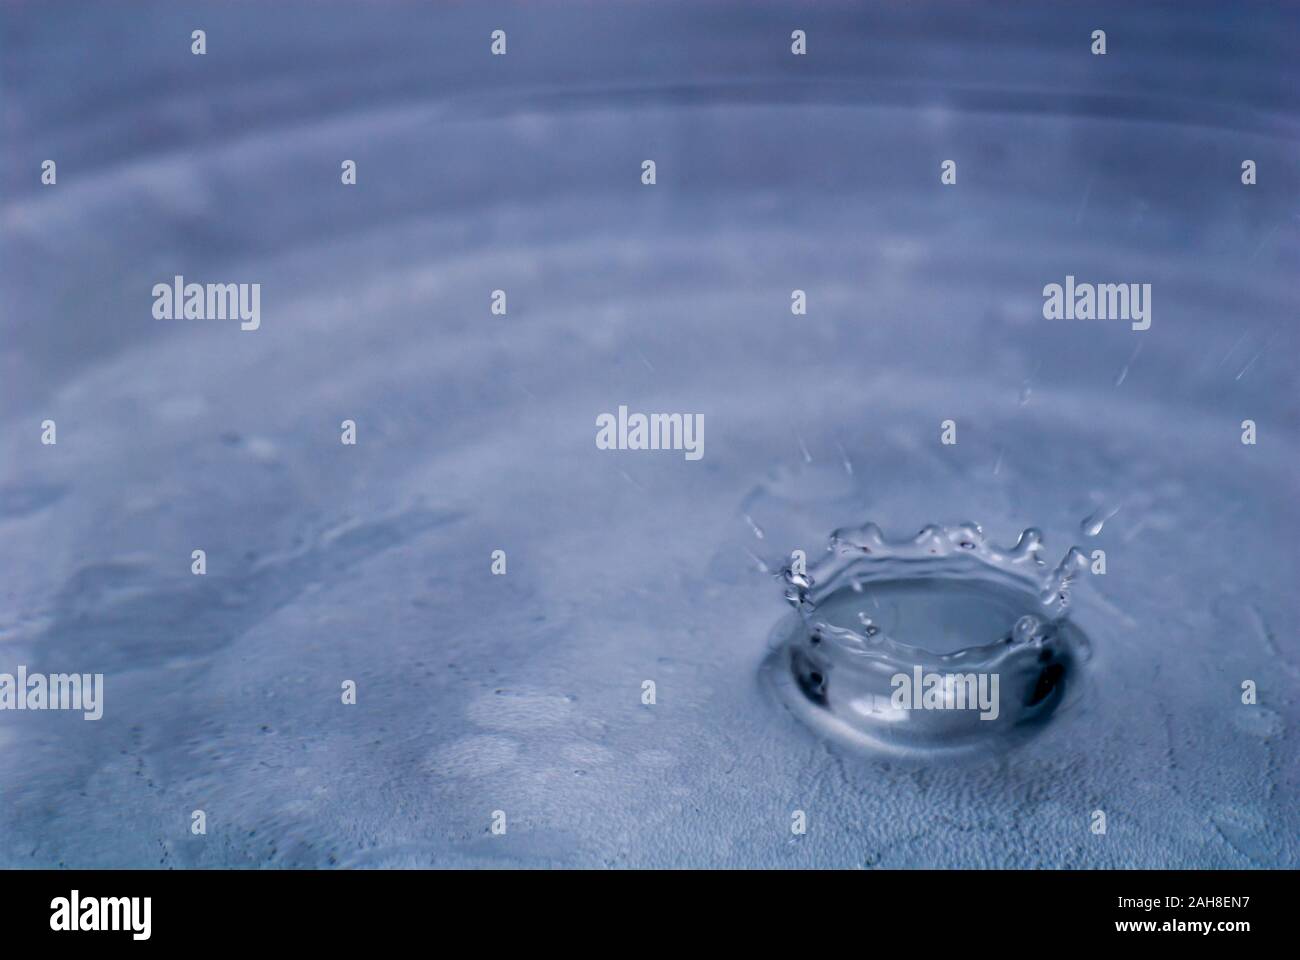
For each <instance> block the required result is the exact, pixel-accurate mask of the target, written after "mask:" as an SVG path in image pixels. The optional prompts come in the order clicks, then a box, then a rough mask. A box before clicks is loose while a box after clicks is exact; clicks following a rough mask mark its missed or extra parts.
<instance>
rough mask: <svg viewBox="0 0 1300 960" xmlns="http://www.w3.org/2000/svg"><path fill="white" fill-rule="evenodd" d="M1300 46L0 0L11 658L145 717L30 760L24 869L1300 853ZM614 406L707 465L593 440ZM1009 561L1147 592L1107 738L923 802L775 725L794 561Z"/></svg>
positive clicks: (934, 10)
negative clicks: (1041, 552)
mask: <svg viewBox="0 0 1300 960" xmlns="http://www.w3.org/2000/svg"><path fill="white" fill-rule="evenodd" d="M1298 24H1300V11H1298V10H1297V8H1295V7H1294V6H1288V5H1271V4H1250V5H1231V6H1230V5H1227V4H1222V5H1216V6H1210V5H1199V4H1198V5H1177V4H1171V5H1145V4H1144V5H1141V6H1140V7H1139V6H1136V5H1128V4H1117V5H1113V6H1107V5H1095V4H1089V5H1086V6H1085V5H1080V4H1051V3H1044V4H1032V5H1031V4H996V5H978V6H976V5H973V4H964V5H948V4H929V3H914V2H907V3H880V4H872V5H837V4H816V5H812V4H806V5H805V4H791V3H786V4H761V3H746V4H728V3H695V4H673V3H637V4H600V5H596V4H577V3H573V4H561V3H543V4H528V5H523V6H513V7H512V6H497V5H493V4H473V5H444V4H424V3H422V4H373V5H370V4H342V3H330V2H325V3H310V4H295V3H276V4H273V5H272V4H258V3H229V2H221V3H188V2H187V3H183V4H178V3H172V2H168V3H161V2H160V3H144V2H135V3H130V4H125V3H98V4H73V3H68V4H59V5H58V6H57V7H51V6H49V5H41V4H35V3H11V4H7V5H5V6H3V7H0V81H2V87H0V124H3V148H2V150H0V161H2V163H0V183H2V184H3V197H2V198H0V203H2V206H0V211H2V212H0V278H2V279H3V294H4V296H3V310H0V330H2V331H3V339H2V340H0V384H2V386H0V402H2V403H3V409H2V410H0V543H2V544H3V547H2V549H0V671H5V670H8V671H12V670H13V669H15V668H16V666H17V665H18V664H25V665H27V666H28V668H29V669H30V670H33V671H36V670H43V671H46V672H62V671H78V672H102V673H104V674H105V675H106V681H105V682H106V694H105V715H104V718H103V719H102V720H100V721H98V722H94V723H90V722H86V721H84V720H82V719H81V717H80V715H79V714H78V715H70V714H56V713H43V714H42V713H24V714H17V713H8V712H6V713H4V714H0V865H3V866H27V865H30V866H51V865H63V864H67V865H74V866H105V867H107V866H152V865H160V864H161V865H165V866H205V867H211V866H278V867H300V866H328V865H345V866H424V865H440V866H475V865H522V866H545V865H570V866H602V865H616V866H714V865H717V866H745V865H764V866H796V867H805V866H834V867H845V866H880V867H900V866H903V867H906V866H1053V867H1055V866H1073V867H1113V866H1138V867H1155V866H1171V867H1186V866H1218V867H1241V866H1264V867H1267V866H1292V867H1294V866H1296V865H1297V859H1298V858H1297V836H1298V835H1300V829H1298V828H1300V813H1298V812H1297V811H1298V810H1300V807H1298V806H1297V804H1296V802H1295V798H1296V787H1297V781H1298V780H1300V763H1298V761H1297V754H1296V749H1295V739H1294V738H1295V736H1296V724H1297V721H1298V720H1300V710H1298V709H1297V706H1296V695H1297V691H1298V689H1300V645H1298V644H1297V640H1296V627H1297V603H1296V598H1295V582H1296V573H1297V569H1296V560H1295V558H1296V543H1297V535H1298V534H1300V529H1298V526H1300V524H1298V522H1297V519H1298V518H1297V510H1296V497H1297V493H1298V492H1300V490H1298V488H1297V483H1296V479H1295V478H1296V467H1297V462H1298V461H1297V441H1298V440H1300V436H1298V432H1300V417H1298V415H1297V414H1298V410H1297V403H1296V395H1295V382H1296V381H1295V374H1296V358H1297V346H1298V345H1300V344H1298V343H1297V340H1298V339H1300V338H1298V336H1297V330H1296V326H1295V320H1296V315H1297V306H1300V298H1298V297H1297V289H1296V276H1297V268H1298V267H1300V254H1298V253H1297V250H1298V248H1297V243H1296V240H1297V232H1298V231H1300V220H1298V216H1300V205H1298V204H1297V196H1298V195H1300V194H1298V191H1297V188H1298V187H1300V153H1298V152H1297V150H1296V147H1297V139H1298V136H1297V135H1298V133H1300V115H1298V114H1297V100H1298V99H1300V84H1297V82H1296V81H1297V79H1298V78H1297V73H1298V72H1300V71H1297V69H1296V62H1297V61H1296V57H1295V51H1296V49H1297V39H1298V37H1300V34H1298V31H1297V26H1298ZM498 28H499V29H504V30H506V31H507V35H508V54H507V55H506V56H504V57H493V56H490V55H489V53H488V46H489V34H490V33H491V31H492V30H494V29H498ZM194 29H203V30H205V31H206V34H207V53H206V55H204V56H194V55H192V54H191V53H190V42H191V41H190V34H191V31H192V30H194ZM794 29H803V30H805V31H807V34H808V54H807V55H806V56H803V57H795V56H792V55H791V53H790V32H791V31H792V30H794ZM1094 29H1104V30H1106V31H1107V39H1108V53H1107V55H1106V56H1104V57H1095V56H1092V55H1090V53H1089V46H1090V39H1089V38H1090V34H1091V32H1092V31H1093V30H1094ZM46 159H54V160H56V161H57V163H58V183H57V185H56V186H52V187H43V186H41V185H40V181H39V174H40V165H41V163H42V161H44V160H46ZM346 159H351V160H355V161H356V163H357V167H358V182H357V185H356V186H352V187H344V186H342V185H341V184H340V182H339V165H340V163H341V162H342V161H343V160H346ZM645 159H653V160H655V161H656V163H657V176H658V182H657V184H656V185H655V186H653V187H645V186H643V185H642V184H641V183H640V173H641V162H642V161H643V160H645ZM946 159H954V160H956V161H957V163H958V183H957V185H956V186H942V185H941V184H940V183H939V165H940V163H941V162H942V161H943V160H946ZM1243 159H1253V160H1255V161H1256V163H1257V164H1258V170H1259V183H1258V185H1256V186H1252V187H1245V186H1243V185H1242V184H1241V182H1240V164H1241V161H1242V160H1243ZM176 274H182V275H184V276H185V277H186V278H187V279H188V280H192V281H198V282H258V283H261V284H262V325H261V329H260V330H258V331H256V332H249V333H245V332H241V331H240V330H239V327H238V324H237V323H234V322H222V321H195V320H191V321H160V320H155V319H154V318H153V316H152V313H151V307H152V303H153V300H152V296H151V293H150V291H151V288H152V286H153V284H155V283H158V282H169V281H170V279H171V278H172V277H173V276H174V275H176ZM1067 274H1071V275H1074V276H1076V277H1078V278H1079V279H1080V280H1081V281H1092V282H1116V283H1119V282H1140V283H1150V284H1152V288H1153V304H1152V305H1153V312H1152V326H1151V329H1150V330H1148V331H1145V332H1141V333H1139V332H1135V331H1132V330H1131V329H1130V327H1129V324H1128V323H1126V322H1122V321H1073V322H1072V321H1045V320H1043V319H1042V288H1043V286H1044V285H1045V284H1047V283H1053V282H1056V283H1061V282H1063V280H1064V278H1065V276H1066V275H1067ZM796 288H797V289H803V290H805V291H807V293H808V301H809V308H808V315H807V316H802V317H797V316H792V315H791V312H790V292H791V291H792V290H793V289H796ZM494 289H504V290H506V291H507V292H508V297H509V312H508V315H507V316H505V317H497V316H492V315H491V314H490V313H489V296H490V293H491V291H492V290H494ZM621 403H626V404H628V405H629V406H630V407H631V408H632V409H633V410H639V411H644V412H652V411H654V412H658V411H663V412H677V411H681V412H693V413H702V414H703V415H704V417H705V421H706V431H705V456H704V458H703V460H701V461H699V462H688V461H686V460H684V459H683V458H682V457H681V456H680V455H678V454H660V453H635V452H607V451H600V450H597V449H596V447H595V445H594V443H593V438H594V433H595V430H594V418H595V416H596V415H597V414H599V413H602V412H607V411H613V410H615V409H617V407H618V405H619V404H621ZM46 418H51V419H54V420H56V421H57V424H58V444H57V445H56V446H42V445H41V444H40V442H39V437H40V423H41V421H42V420H44V419H46ZM947 418H953V419H955V420H956V421H957V422H958V429H959V438H958V441H959V442H958V443H957V444H956V445H955V446H951V447H945V446H941V445H940V444H939V424H940V422H941V421H942V420H944V419H947ZM344 419H353V420H355V421H356V423H357V425H358V443H357V445H356V446H355V447H348V446H343V445H341V444H340V443H339V424H340V422H341V421H342V420H344ZM1245 419H1252V420H1254V421H1255V422H1256V423H1257V425H1258V431H1259V442H1258V443H1257V444H1256V445H1254V446H1244V445H1243V444H1242V443H1241V442H1240V435H1241V429H1240V423H1241V421H1242V420H1245ZM846 464H848V466H849V467H851V469H846ZM1099 511H1100V516H1102V517H1105V516H1108V515H1109V514H1111V513H1112V512H1113V511H1117V512H1114V515H1113V516H1112V517H1111V518H1110V519H1109V520H1108V521H1107V522H1106V523H1105V524H1104V526H1103V528H1102V530H1101V531H1100V532H1099V533H1098V534H1097V535H1096V536H1095V537H1089V536H1088V535H1087V534H1086V532H1085V530H1084V529H1083V527H1086V526H1087V524H1086V523H1084V521H1085V520H1086V518H1089V517H1092V516H1094V515H1098V512H1099ZM966 519H969V520H974V521H977V522H979V523H981V524H982V525H983V527H984V529H985V531H986V532H987V534H988V535H989V536H990V537H991V538H993V539H995V540H997V541H1000V542H1008V543H1009V542H1012V541H1014V539H1015V537H1016V535H1017V534H1019V532H1020V531H1021V530H1022V529H1023V528H1024V527H1027V526H1038V527H1041V528H1042V529H1043V530H1044V531H1045V534H1046V538H1047V543H1048V547H1049V552H1051V551H1057V552H1059V553H1064V551H1065V550H1066V548H1068V547H1069V546H1070V545H1072V544H1074V543H1079V544H1080V545H1081V546H1083V547H1085V548H1086V549H1088V550H1092V549H1098V548H1100V549H1105V550H1106V552H1107V557H1108V572H1107V575H1106V576H1105V577H1093V578H1091V579H1090V580H1089V581H1088V582H1087V583H1085V584H1083V585H1081V587H1080V589H1079V591H1078V598H1077V609H1076V614H1075V620H1076V622H1077V623H1078V624H1079V625H1080V626H1081V628H1082V629H1084V630H1085V631H1086V632H1087V634H1088V636H1089V637H1090V638H1091V641H1092V644H1093V649H1094V658H1093V661H1092V662H1091V663H1090V664H1089V667H1088V689H1087V691H1086V695H1084V696H1083V697H1081V698H1080V699H1079V701H1078V703H1077V704H1076V705H1075V706H1074V707H1073V709H1071V710H1070V711H1066V712H1063V713H1062V714H1061V715H1060V716H1058V717H1057V718H1054V720H1053V722H1052V724H1051V727H1050V729H1049V730H1048V731H1046V732H1045V733H1044V734H1043V735H1042V736H1040V737H1038V738H1036V739H1035V740H1033V741H1032V742H1030V743H1028V744H1026V745H1025V746H1023V747H1022V748H1020V749H1018V750H1016V751H1014V752H1012V753H1009V754H998V755H990V756H989V757H987V758H986V759H985V760H984V761H983V762H978V761H977V762H973V763H966V764H961V765H949V764H944V763H935V764H930V765H919V766H917V765H912V766H900V765H897V764H889V763H883V762H878V761H872V760H869V759H864V758H861V757H856V756H850V755H845V754H843V753H841V752H840V751H839V750H838V749H836V748H835V747H833V746H831V745H830V744H828V743H826V742H824V741H822V740H821V739H819V738H818V737H817V736H816V735H814V734H813V733H811V732H809V731H806V730H804V729H803V728H802V727H801V726H800V725H799V724H797V723H796V722H795V721H794V720H793V719H791V718H790V717H789V716H788V715H787V714H786V713H785V712H784V711H783V710H781V709H780V708H779V707H778V706H777V705H776V704H775V703H774V702H772V700H771V698H769V697H767V696H765V694H764V691H763V690H762V689H761V687H760V685H759V683H758V681H757V671H758V667H759V663H760V662H761V660H762V658H763V656H764V654H765V652H766V644H767V642H768V637H769V634H770V633H771V631H772V629H773V626H774V624H776V623H777V621H778V620H779V618H781V617H782V616H783V615H785V612H786V609H787V608H786V605H785V603H784V601H783V600H782V598H781V589H780V584H779V583H777V582H776V581H775V580H774V579H773V577H772V576H771V575H770V574H769V573H764V572H763V571H762V569H761V568H762V567H767V568H768V569H769V570H775V568H776V566H777V565H779V564H780V563H782V562H784V561H785V560H786V559H788V556H789V551H790V550H791V549H794V548H802V549H805V550H807V551H808V552H809V554H810V555H814V554H815V552H816V551H818V550H819V549H820V548H821V546H822V544H823V543H824V542H825V537H826V535H827V534H828V533H829V532H830V531H831V530H832V529H833V528H835V527H838V526H842V525H846V524H857V523H861V522H863V521H865V520H874V521H876V522H877V523H879V524H881V525H882V527H884V528H885V529H886V530H887V531H888V532H889V533H891V534H892V535H895V536H902V535H907V534H911V533H913V532H915V531H916V530H917V529H918V528H920V527H921V525H923V524H925V523H929V522H947V521H956V520H966ZM1081 525H1082V526H1081ZM196 548H202V549H205V550H206V551H207V556H208V574H207V575H206V576H205V577H194V576H192V575H191V573H190V553H191V551H192V550H194V549H196ZM495 549H504V550H505V551H506V552H507V555H508V564H509V566H508V574H507V575H506V576H503V577H495V576H491V575H490V573H489V564H490V554H491V551H493V550H495ZM347 679H352V680H355V681H356V682H357V684H358V702H357V704H356V705H355V706H349V707H345V706H342V705H341V704H340V700H339V690H340V683H341V682H342V681H343V680H347ZM647 679H648V680H653V681H655V683H656V687H657V703H656V704H655V705H654V706H645V705H643V704H642V703H641V685H642V682H643V681H644V680H647ZM1243 680H1253V681H1254V682H1255V683H1257V684H1258V688H1259V703H1258V704H1257V705H1255V706H1253V707H1247V706H1243V705H1242V704H1241V702H1240V688H1241V683H1242V681H1243ZM195 809H203V810H204V811H205V812H206V813H207V817H208V834H207V835H206V836H203V837H197V836H193V835H191V834H190V832H189V827H190V813H191V811H192V810H195ZM1096 809H1101V810H1103V811H1105V812H1106V814H1107V818H1108V832H1107V834H1106V835H1105V836H1104V837H1098V836H1094V835H1093V834H1092V833H1091V832H1090V831H1089V829H1088V827H1089V824H1090V815H1091V813H1092V811H1093V810H1096ZM494 810H504V811H505V812H506V814H507V817H508V823H509V828H508V832H507V834H506V835H505V836H494V835H492V834H491V833H490V832H489V826H490V823H491V818H492V812H493V811H494ZM794 810H803V811H805V812H806V813H807V817H808V823H809V828H808V832H807V834H805V835H803V836H796V835H793V834H792V833H791V830H790V823H791V813H792V811H794Z"/></svg>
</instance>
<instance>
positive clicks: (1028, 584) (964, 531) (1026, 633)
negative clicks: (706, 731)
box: [762, 523, 1088, 757]
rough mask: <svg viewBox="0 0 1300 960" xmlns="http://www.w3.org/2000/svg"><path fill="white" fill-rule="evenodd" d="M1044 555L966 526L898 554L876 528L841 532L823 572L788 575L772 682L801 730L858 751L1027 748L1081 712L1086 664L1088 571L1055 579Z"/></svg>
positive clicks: (1076, 557) (790, 571)
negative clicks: (1082, 598) (1065, 708)
mask: <svg viewBox="0 0 1300 960" xmlns="http://www.w3.org/2000/svg"><path fill="white" fill-rule="evenodd" d="M1042 542H1043V541H1042V534H1041V533H1039V531H1037V530H1034V529H1029V530H1026V531H1025V532H1024V533H1023V534H1021V536H1020V540H1019V541H1018V542H1017V543H1016V545H1015V546H1014V547H1010V548H1002V547H998V546H995V545H994V544H991V543H989V542H988V541H987V540H985V538H984V534H983V531H981V530H980V528H979V527H978V526H976V525H975V524H969V523H967V524H958V525H954V526H948V527H940V526H928V527H926V528H925V529H923V530H922V531H921V532H920V533H918V534H917V535H916V536H915V537H914V538H912V539H911V540H900V541H892V540H886V539H885V538H884V536H883V534H882V533H881V530H880V528H879V527H878V526H876V525H875V524H872V523H869V524H867V525H865V526H863V527H859V528H845V529H841V530H837V531H835V533H834V534H832V536H831V540H830V546H829V548H828V550H827V553H826V555H825V556H824V557H823V558H822V559H821V560H820V561H818V562H816V563H813V564H811V565H809V566H808V567H807V568H806V569H803V568H801V565H799V564H795V565H792V566H787V567H786V568H785V569H783V570H782V572H781V573H782V577H783V579H784V581H785V595H786V599H787V600H789V601H790V603H791V605H792V606H793V607H794V613H792V614H791V615H790V616H788V617H787V618H786V619H784V620H783V621H782V622H781V623H780V624H778V625H777V627H776V629H775V630H774V631H773V634H772V639H771V648H772V649H771V652H770V654H769V656H768V658H767V660H766V661H765V662H764V664H763V671H762V672H763V676H764V678H765V680H766V681H767V683H768V684H769V685H770V687H771V689H772V690H773V691H774V692H775V693H776V694H777V696H778V697H779V698H780V700H781V702H782V703H784V704H785V705H786V707H788V708H789V709H790V711H791V712H792V713H794V714H795V716H797V717H799V718H800V719H801V720H802V721H803V722H804V723H806V724H807V725H808V726H810V727H812V728H813V729H814V730H816V731H817V732H819V733H821V734H822V735H823V736H826V737H828V738H829V739H831V740H834V741H836V742H838V743H841V744H843V745H845V746H848V747H850V748H854V749H857V750H859V751H861V752H866V753H884V754H893V755H913V756H919V757H924V756H928V755H941V754H959V753H968V752H985V751H990V750H995V749H998V748H999V747H1006V746H1010V745H1012V744H1014V743H1016V742H1019V741H1020V740H1022V739H1024V738H1025V737H1026V736H1028V735H1030V734H1032V733H1033V732H1034V731H1035V730H1037V729H1040V728H1041V727H1042V725H1043V724H1044V723H1045V722H1046V721H1047V719H1048V718H1049V717H1050V716H1051V715H1052V714H1053V713H1055V712H1056V711H1057V710H1058V709H1059V708H1060V707H1061V706H1062V704H1064V703H1066V702H1067V701H1068V699H1072V696H1073V694H1074V693H1075V691H1076V688H1077V687H1078V683H1077V680H1078V668H1079V667H1080V665H1081V664H1083V663H1084V662H1085V661H1086V660H1087V659H1088V641H1087V638H1086V637H1085V636H1084V634H1083V633H1082V632H1081V631H1080V630H1079V629H1078V628H1077V627H1075V626H1074V625H1072V624H1071V623H1070V622H1069V620H1068V612H1069V608H1070V589H1071V586H1072V584H1073V581H1074V580H1075V578H1076V577H1077V576H1078V574H1079V573H1080V572H1081V571H1083V570H1084V569H1086V566H1087V562H1086V560H1085V558H1084V556H1083V554H1082V553H1081V552H1080V551H1079V550H1078V549H1076V548H1071V549H1070V550H1069V552H1068V553H1067V554H1066V555H1065V558H1064V559H1063V560H1062V561H1061V562H1060V563H1059V564H1057V565H1056V566H1055V567H1050V566H1049V565H1048V563H1047V561H1045V560H1044V559H1043V558H1042V557H1041V556H1040V554H1041V552H1042ZM1067 694H1069V695H1070V696H1069V697H1067Z"/></svg>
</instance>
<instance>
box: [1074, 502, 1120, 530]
mask: <svg viewBox="0 0 1300 960" xmlns="http://www.w3.org/2000/svg"><path fill="white" fill-rule="evenodd" d="M1119 509H1120V508H1119V507H1115V508H1114V509H1113V510H1111V509H1107V508H1106V507H1098V508H1097V509H1096V510H1094V511H1093V512H1092V513H1090V514H1088V516H1086V517H1084V518H1083V520H1082V521H1081V522H1080V523H1079V529H1080V530H1082V531H1083V532H1084V533H1085V534H1087V535H1088V536H1090V537H1095V536H1097V534H1099V533H1101V528H1102V527H1104V526H1105V525H1106V521H1107V520H1109V519H1111V518H1112V517H1113V516H1115V514H1117V513H1119Z"/></svg>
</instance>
